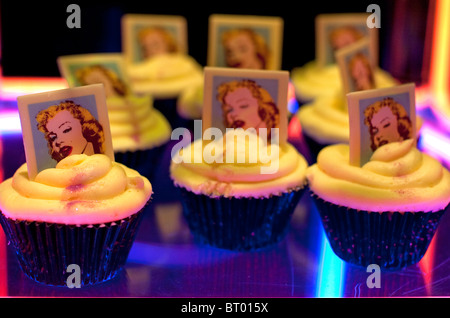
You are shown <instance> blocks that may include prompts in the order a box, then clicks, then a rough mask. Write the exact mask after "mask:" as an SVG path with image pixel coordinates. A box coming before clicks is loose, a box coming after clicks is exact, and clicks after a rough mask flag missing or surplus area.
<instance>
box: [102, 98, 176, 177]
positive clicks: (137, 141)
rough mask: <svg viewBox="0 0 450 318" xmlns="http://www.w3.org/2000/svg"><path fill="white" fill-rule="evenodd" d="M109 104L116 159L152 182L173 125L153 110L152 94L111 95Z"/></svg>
mask: <svg viewBox="0 0 450 318" xmlns="http://www.w3.org/2000/svg"><path fill="white" fill-rule="evenodd" d="M106 103H107V106H108V114H109V121H110V127H111V135H112V142H113V148H114V152H115V159H116V160H117V161H118V162H120V163H122V164H124V165H126V166H128V167H130V168H133V169H135V170H137V171H139V173H140V174H142V175H144V176H145V177H147V178H149V179H150V180H152V179H153V177H154V173H155V169H156V167H157V166H158V163H159V158H160V157H161V155H162V152H163V150H164V147H165V145H166V144H167V142H168V141H169V139H170V134H171V127H170V124H169V123H168V121H167V119H166V118H165V117H164V116H163V115H162V114H161V113H160V112H159V111H158V110H156V109H154V108H153V107H152V99H151V97H150V96H149V95H146V96H142V97H139V96H134V95H128V96H125V97H119V96H110V97H108V98H107V100H106Z"/></svg>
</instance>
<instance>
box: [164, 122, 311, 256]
mask: <svg viewBox="0 0 450 318" xmlns="http://www.w3.org/2000/svg"><path fill="white" fill-rule="evenodd" d="M244 134H245V132H244V130H243V129H236V130H234V131H233V130H231V131H229V132H228V133H227V134H226V135H225V136H224V138H225V141H226V143H225V144H224V143H223V142H224V140H223V139H220V140H218V141H213V142H211V143H208V144H206V143H204V144H202V140H198V141H195V142H193V143H192V144H191V145H190V146H189V147H187V148H184V149H182V150H181V151H180V153H179V155H178V156H177V157H175V158H174V161H173V162H172V164H171V177H172V179H173V181H174V184H175V185H176V186H177V187H179V188H180V190H181V192H182V196H183V203H184V215H185V218H186V220H187V221H188V224H189V227H190V229H191V232H192V233H193V235H194V238H195V239H196V240H197V241H199V242H201V243H206V244H209V245H212V246H216V247H220V248H225V249H230V250H252V249H257V248H262V247H265V246H268V245H271V244H274V243H276V242H278V241H280V240H281V239H282V238H283V237H284V236H285V234H286V231H287V229H288V224H289V221H290V218H291V215H292V213H293V211H294V208H295V206H296V205H297V203H298V201H299V199H300V197H301V194H302V192H303V191H302V190H303V188H304V184H305V176H304V173H305V169H306V166H307V164H306V161H305V160H304V159H303V157H302V156H301V155H299V154H298V152H297V151H296V150H295V148H294V147H293V146H291V145H290V144H285V145H281V146H278V145H269V146H266V145H265V142H264V141H263V139H262V138H260V137H258V136H257V135H256V134H255V135H253V134H252V133H250V135H249V136H248V138H249V139H250V140H249V142H246V143H245V145H240V144H238V145H237V149H236V147H234V146H235V145H234V140H235V139H234V138H235V137H234V136H236V138H237V140H239V139H240V138H244V140H245V135H244ZM253 138H255V139H253ZM252 147H255V148H254V149H252ZM212 148H214V149H216V152H215V155H214V158H215V159H214V160H212V161H211V160H209V159H208V160H207V159H206V158H203V159H201V161H200V162H199V163H196V162H195V161H194V159H195V158H196V157H197V156H199V155H200V156H202V154H205V153H208V151H210V150H211V149H212ZM208 149H209V150H208ZM219 149H221V150H219ZM231 149H233V150H234V151H233V150H231ZM227 150H228V151H227ZM230 150H231V152H230ZM266 154H267V155H266ZM269 154H270V155H269ZM266 157H267V158H266ZM218 158H222V159H223V160H222V162H223V163H217V160H218ZM210 159H211V158H210ZM266 159H267V160H266ZM208 161H209V162H211V163H208ZM238 162H243V163H238Z"/></svg>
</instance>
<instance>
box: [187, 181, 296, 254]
mask: <svg viewBox="0 0 450 318" xmlns="http://www.w3.org/2000/svg"><path fill="white" fill-rule="evenodd" d="M179 190H180V191H181V196H182V203H183V215H184V217H185V219H186V221H187V223H188V226H189V228H190V231H191V233H192V235H193V237H194V240H195V241H196V242H197V243H199V244H206V245H210V246H213V247H218V248H222V249H227V250H234V251H250V250H256V249H260V248H264V247H268V246H271V245H273V244H276V243H278V242H280V241H281V240H282V239H283V238H284V237H285V235H286V233H287V231H288V229H289V222H290V220H291V216H292V214H293V212H294V209H295V207H296V205H297V203H298V202H299V200H300V198H301V196H302V194H303V192H304V189H303V188H299V189H294V190H292V191H288V192H286V193H283V194H281V195H279V196H276V195H273V196H271V197H269V198H233V197H210V196H207V195H203V194H195V193H193V192H191V191H189V190H187V189H185V188H182V187H180V188H179Z"/></svg>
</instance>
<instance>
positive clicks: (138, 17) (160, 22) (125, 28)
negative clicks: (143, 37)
mask: <svg viewBox="0 0 450 318" xmlns="http://www.w3.org/2000/svg"><path fill="white" fill-rule="evenodd" d="M136 25H145V26H147V27H152V26H158V27H162V28H166V29H167V28H172V29H174V30H176V31H174V32H173V33H175V38H176V42H177V45H178V51H179V52H180V53H182V54H187V53H188V42H187V22H186V19H185V18H184V17H183V16H178V15H157V14H131V13H127V14H124V15H123V16H122V19H121V29H122V52H123V53H124V58H125V62H126V63H130V64H139V63H140V62H142V61H143V60H140V61H137V62H136V61H134V58H133V57H134V55H135V51H134V50H135V41H136V32H135V31H136V30H134V27H135V26H136Z"/></svg>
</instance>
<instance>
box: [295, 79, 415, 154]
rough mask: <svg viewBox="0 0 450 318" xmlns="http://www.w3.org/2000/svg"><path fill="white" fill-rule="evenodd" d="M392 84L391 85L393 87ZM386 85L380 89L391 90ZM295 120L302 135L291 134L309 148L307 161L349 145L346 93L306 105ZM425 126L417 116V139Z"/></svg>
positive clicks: (382, 85)
mask: <svg viewBox="0 0 450 318" xmlns="http://www.w3.org/2000/svg"><path fill="white" fill-rule="evenodd" d="M390 84H392V85H390ZM391 86H394V85H393V83H390V82H387V83H383V84H381V85H379V86H378V87H379V88H381V87H391ZM295 120H297V121H298V122H299V123H300V125H301V136H298V135H290V138H293V139H297V140H298V139H300V140H301V141H300V142H302V141H304V143H305V144H306V145H307V149H308V152H309V154H308V155H307V157H308V161H309V162H310V163H314V162H315V161H316V157H317V155H318V153H319V152H320V150H322V149H323V148H324V147H326V146H328V145H332V144H337V143H348V142H349V133H350V128H349V114H348V105H347V100H346V98H345V96H344V95H343V93H340V94H336V95H335V96H332V97H319V98H317V99H316V100H314V101H313V102H311V103H308V104H306V105H303V106H302V107H301V108H300V109H299V110H298V112H297V113H296V114H295ZM421 126H422V118H421V117H419V116H417V115H416V127H417V132H418V136H419V133H420V128H421Z"/></svg>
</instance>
